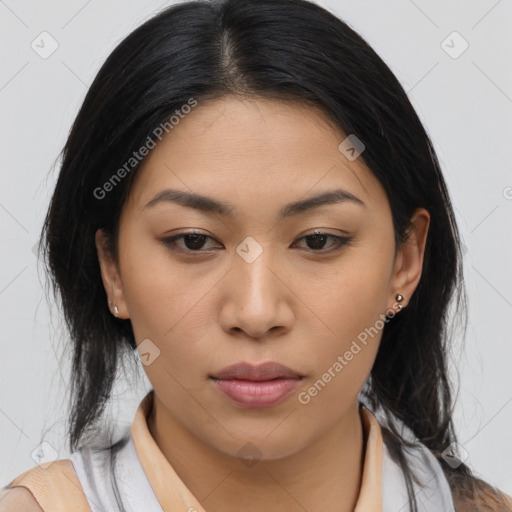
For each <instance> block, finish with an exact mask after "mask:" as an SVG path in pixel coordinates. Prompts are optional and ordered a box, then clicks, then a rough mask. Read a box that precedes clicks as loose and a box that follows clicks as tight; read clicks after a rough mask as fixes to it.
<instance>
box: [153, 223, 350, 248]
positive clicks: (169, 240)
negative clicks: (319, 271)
mask: <svg viewBox="0 0 512 512" xmlns="http://www.w3.org/2000/svg"><path fill="white" fill-rule="evenodd" d="M187 235H199V236H204V237H206V238H210V239H211V240H215V241H217V242H218V240H216V239H215V238H214V237H212V236H210V235H207V234H205V233H200V232H196V231H185V232H183V233H178V234H176V235H172V236H169V237H166V238H164V239H162V242H163V243H164V244H166V243H174V242H175V241H176V240H179V239H183V237H185V236H187ZM315 235H320V236H327V237H329V238H332V239H334V240H335V241H336V242H338V243H341V242H345V243H348V242H349V241H351V240H352V237H351V236H349V235H348V234H345V235H334V234H332V233H328V232H326V231H321V230H320V229H318V228H317V230H316V231H313V232H311V233H306V234H304V235H302V236H300V237H298V238H297V239H296V240H295V241H300V240H302V239H304V238H307V237H310V236H315ZM219 243H220V242H219ZM179 249H180V250H183V251H184V252H190V253H194V252H195V253H200V252H203V251H204V250H203V249H198V250H197V251H193V250H191V249H182V248H181V247H180V248H179ZM314 252H318V253H321V252H328V251H323V250H318V251H314Z"/></svg>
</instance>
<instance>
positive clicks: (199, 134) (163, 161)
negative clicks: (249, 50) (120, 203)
mask: <svg viewBox="0 0 512 512" xmlns="http://www.w3.org/2000/svg"><path fill="white" fill-rule="evenodd" d="M346 138H347V135H346V134H344V133H343V131H342V130H341V129H340V128H339V127H337V126H336V125H335V124H334V123H333V122H332V121H331V120H330V119H328V118H327V116H326V115H325V114H324V113H322V112H321V111H319V110H318V109H315V108H313V107H311V106H309V105H306V104H303V103H299V102H288V101H287V102H282V101H278V100H269V99H263V98H258V99H243V100H242V99H238V98H234V97H226V98H222V99H219V100H210V101H206V102H204V103H201V102H199V103H198V105H197V106H196V107H194V108H193V109H192V110H191V111H190V113H188V114H183V115H181V116H180V118H179V122H178V123H177V124H175V125H174V126H173V128H172V129H170V130H169V133H165V132H164V136H163V137H162V140H161V141H160V142H158V143H157V145H156V147H155V148H154V149H152V150H151V151H150V153H149V154H148V156H147V157H146V158H145V160H144V161H143V162H142V165H141V168H140V169H139V171H138V173H137V176H136V179H135V180H134V183H133V186H132V191H131V194H130V198H131V201H132V202H133V203H134V204H135V205H136V206H137V208H142V207H143V206H144V205H145V204H147V202H148V201H149V200H151V198H152V197H153V196H154V195H155V194H157V193H158V192H160V191H161V190H163V189H165V188H173V189H176V188H179V189H182V190H186V191H189V192H195V193H198V194H201V195H210V196H216V197H218V198H221V197H222V198H224V199H225V198H226V197H228V196H229V197H230V199H231V201H230V202H233V203H234V202H236V198H237V197H239V198H240V199H242V200H243V198H245V200H251V202H252V201H253V200H259V202H260V204H261V201H265V202H268V204H270V203H274V202H276V201H277V202H283V203H284V202H287V201H285V199H286V198H285V197H284V196H285V195H286V196H287V197H289V198H290V199H292V198H295V199H297V197H303V196H308V195H315V193H317V192H319V191H324V190H328V189H333V188H340V187H341V188H343V189H345V190H348V191H349V192H350V193H352V194H354V195H356V196H357V197H360V198H361V199H363V198H365V199H363V200H365V202H369V203H372V202H373V203H374V206H375V207H379V203H380V206H385V205H384V203H385V202H386V201H387V198H386V197H385V193H384V190H383V189H382V187H381V185H380V183H379V182H378V180H377V179H376V177H375V176H374V175H373V173H372V172H371V171H370V170H369V169H368V168H367V166H366V165H365V163H364V162H363V160H362V158H356V159H355V160H352V161H351V160H349V159H348V158H347V157H346V155H345V154H344V153H343V152H342V151H340V149H339V146H340V144H341V143H342V142H343V141H344V140H345V139H346ZM242 202H243V201H242ZM383 202H384V203H383ZM245 203H246V204H248V203H247V201H245Z"/></svg>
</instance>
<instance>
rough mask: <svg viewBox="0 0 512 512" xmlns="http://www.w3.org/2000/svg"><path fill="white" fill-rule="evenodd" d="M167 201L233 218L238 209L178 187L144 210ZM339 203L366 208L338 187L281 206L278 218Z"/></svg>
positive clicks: (161, 193)
mask: <svg viewBox="0 0 512 512" xmlns="http://www.w3.org/2000/svg"><path fill="white" fill-rule="evenodd" d="M165 202H172V203H177V204H179V205H181V206H185V207H187V208H194V209H195V210H200V211H203V212H211V213H217V214H219V215H222V216H225V217H231V218H232V217H234V216H235V213H236V209H235V208H234V207H233V206H232V204H230V203H226V202H222V201H218V200H217V199H213V198H212V197H208V196H203V195H199V194H195V193H191V192H186V191H184V190H176V189H165V190H162V191H161V192H159V193H158V194H157V195H156V196H155V197H153V199H151V201H149V202H148V203H147V204H146V205H145V206H144V208H143V210H144V209H146V208H151V207H153V206H155V205H157V204H160V203H165ZM339 203H352V204H356V205H358V206H362V207H363V208H366V205H365V204H364V202H363V201H362V200H361V199H359V198H358V197H356V196H355V195H354V194H352V193H351V192H348V191H347V190H343V189H337V190H331V191H326V192H322V193H321V194H319V195H316V196H314V197H309V198H307V199H301V200H299V201H295V202H292V203H289V204H287V205H285V206H284V207H283V208H281V210H280V212H279V214H278V218H279V219H284V218H285V217H291V216H293V215H298V214H301V213H304V212H306V211H308V210H312V209H314V208H319V207H320V206H324V205H329V204H339Z"/></svg>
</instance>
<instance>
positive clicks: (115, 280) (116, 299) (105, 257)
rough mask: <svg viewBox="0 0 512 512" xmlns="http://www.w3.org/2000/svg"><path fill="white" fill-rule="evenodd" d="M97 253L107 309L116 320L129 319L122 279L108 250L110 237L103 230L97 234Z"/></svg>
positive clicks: (99, 230)
mask: <svg viewBox="0 0 512 512" xmlns="http://www.w3.org/2000/svg"><path fill="white" fill-rule="evenodd" d="M95 244H96V251H97V254H98V261H99V265H100V270H101V280H102V282H103V287H104V289H105V293H106V296H107V303H106V305H105V306H106V307H108V308H109V310H110V312H111V313H112V314H113V315H114V316H115V317H116V318H129V316H128V314H127V310H126V303H125V300H124V293H123V287H122V282H121V277H120V274H119V270H118V267H117V263H116V262H115V260H114V258H113V256H112V254H111V252H110V251H109V249H108V235H107V234H106V233H105V232H104V230H102V229H98V230H97V231H96V234H95Z"/></svg>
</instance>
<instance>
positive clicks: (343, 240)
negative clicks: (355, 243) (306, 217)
mask: <svg viewBox="0 0 512 512" xmlns="http://www.w3.org/2000/svg"><path fill="white" fill-rule="evenodd" d="M300 240H306V244H307V248H308V249H310V250H311V251H313V252H321V253H326V252H332V251H336V250H337V249H340V248H341V247H343V246H345V245H348V244H349V243H350V242H351V241H352V239H351V238H349V237H345V236H337V235H331V234H329V233H321V232H316V233H314V234H311V235H306V236H304V237H302V238H301V239H300ZM329 240H331V241H333V242H334V244H331V248H330V249H325V245H326V243H327V242H328V241H329ZM332 245H334V247H332Z"/></svg>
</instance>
